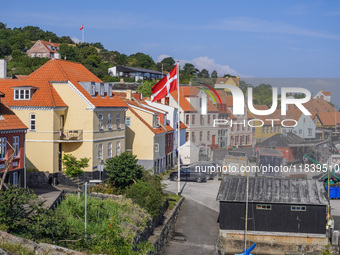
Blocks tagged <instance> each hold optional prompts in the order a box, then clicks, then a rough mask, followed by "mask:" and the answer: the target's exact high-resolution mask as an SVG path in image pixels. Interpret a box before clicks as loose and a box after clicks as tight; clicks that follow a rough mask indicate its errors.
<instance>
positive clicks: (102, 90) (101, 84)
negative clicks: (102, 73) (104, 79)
mask: <svg viewBox="0 0 340 255" xmlns="http://www.w3.org/2000/svg"><path fill="white" fill-rule="evenodd" d="M100 96H101V97H103V96H104V83H100Z"/></svg>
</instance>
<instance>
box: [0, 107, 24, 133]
mask: <svg viewBox="0 0 340 255" xmlns="http://www.w3.org/2000/svg"><path fill="white" fill-rule="evenodd" d="M0 116H1V118H0V130H13V129H27V127H26V126H25V124H24V123H23V122H22V121H21V120H20V119H19V117H18V116H16V115H15V113H14V112H13V111H12V110H11V109H10V108H9V107H8V106H7V105H5V104H4V103H0Z"/></svg>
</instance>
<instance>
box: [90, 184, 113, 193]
mask: <svg viewBox="0 0 340 255" xmlns="http://www.w3.org/2000/svg"><path fill="white" fill-rule="evenodd" d="M88 192H89V193H92V192H96V193H103V194H113V193H114V188H113V186H112V185H110V183H109V184H107V183H101V184H96V185H94V186H90V187H89V188H88Z"/></svg>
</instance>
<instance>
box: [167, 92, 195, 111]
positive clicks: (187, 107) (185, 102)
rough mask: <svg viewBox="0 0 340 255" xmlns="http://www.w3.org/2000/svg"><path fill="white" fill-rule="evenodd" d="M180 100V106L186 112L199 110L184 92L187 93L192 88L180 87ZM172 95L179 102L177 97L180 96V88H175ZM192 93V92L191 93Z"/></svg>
mask: <svg viewBox="0 0 340 255" xmlns="http://www.w3.org/2000/svg"><path fill="white" fill-rule="evenodd" d="M179 88H180V89H179V91H180V93H179V101H180V107H181V108H182V110H183V111H185V112H197V111H196V109H195V108H194V107H193V106H192V105H191V104H190V103H189V101H188V100H187V99H186V98H185V97H184V94H185V93H187V92H188V91H189V93H190V90H188V89H187V88H190V87H187V86H180V87H179ZM170 94H171V96H172V97H173V98H174V99H175V101H176V102H177V97H178V90H174V91H172V92H171V93H170ZM189 95H190V94H189Z"/></svg>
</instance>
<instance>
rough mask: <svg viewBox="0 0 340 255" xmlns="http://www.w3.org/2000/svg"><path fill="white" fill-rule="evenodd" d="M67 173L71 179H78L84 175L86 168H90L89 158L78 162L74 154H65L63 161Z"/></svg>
mask: <svg viewBox="0 0 340 255" xmlns="http://www.w3.org/2000/svg"><path fill="white" fill-rule="evenodd" d="M62 161H63V165H64V169H65V173H66V175H67V176H70V177H78V176H80V175H81V174H82V173H84V170H83V169H84V168H85V167H88V166H89V164H88V163H89V159H88V158H81V159H79V160H77V158H76V157H75V156H73V155H72V154H64V157H63V159H62Z"/></svg>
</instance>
